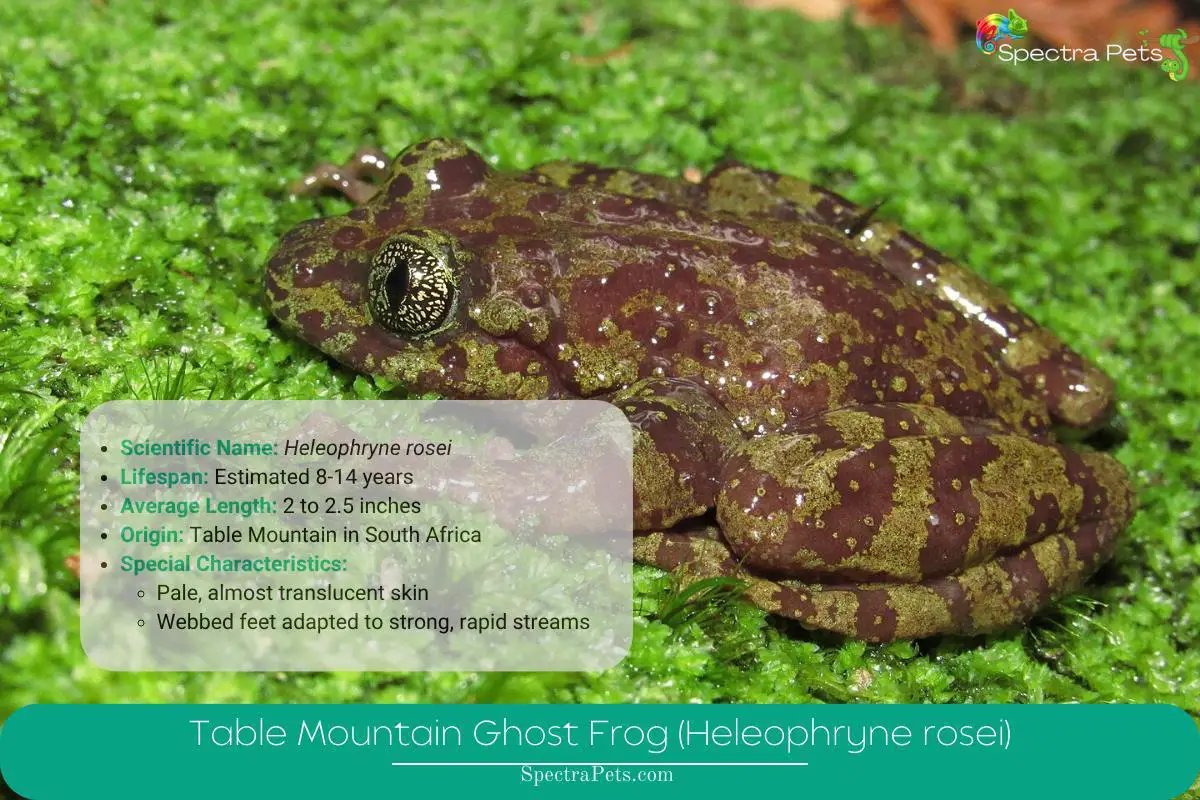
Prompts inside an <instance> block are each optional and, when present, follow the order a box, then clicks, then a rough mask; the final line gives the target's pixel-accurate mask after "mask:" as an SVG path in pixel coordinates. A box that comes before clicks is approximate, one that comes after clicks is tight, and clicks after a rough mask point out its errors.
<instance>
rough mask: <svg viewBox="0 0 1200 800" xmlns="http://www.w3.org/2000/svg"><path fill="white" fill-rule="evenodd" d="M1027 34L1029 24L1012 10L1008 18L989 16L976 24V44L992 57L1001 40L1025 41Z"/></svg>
mask: <svg viewBox="0 0 1200 800" xmlns="http://www.w3.org/2000/svg"><path fill="white" fill-rule="evenodd" d="M1027 33H1029V23H1028V22H1027V21H1026V20H1025V19H1023V18H1022V17H1021V16H1019V15H1018V14H1017V12H1016V11H1014V10H1012V9H1011V8H1010V9H1009V10H1008V16H1007V17H1006V16H1004V15H1003V14H988V15H987V16H986V17H984V18H983V19H981V20H979V21H978V22H976V23H975V44H976V46H978V47H979V49H980V50H982V51H983V52H984V53H986V54H987V55H989V56H990V55H992V54H993V53H995V52H996V43H997V42H999V41H1000V40H1001V39H1009V40H1011V41H1015V40H1017V39H1024V38H1025V34H1027Z"/></svg>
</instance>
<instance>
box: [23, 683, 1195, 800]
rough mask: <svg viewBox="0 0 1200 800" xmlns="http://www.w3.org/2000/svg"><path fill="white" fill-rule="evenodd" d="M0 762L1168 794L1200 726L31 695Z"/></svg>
mask: <svg viewBox="0 0 1200 800" xmlns="http://www.w3.org/2000/svg"><path fill="white" fill-rule="evenodd" d="M0 769H2V771H3V775H4V779H5V781H6V782H7V783H8V785H9V786H10V787H11V788H12V789H13V790H14V791H16V792H18V793H20V794H22V795H24V796H26V797H31V798H36V800H55V798H77V797H110V796H111V797H122V798H126V799H129V798H141V797H147V798H162V797H171V798H191V797H196V798H201V797H203V798H211V797H223V798H240V797H255V798H258V797H288V798H308V797H314V798H330V797H335V798H340V797H366V796H375V797H443V796H449V797H456V796H469V795H467V793H472V794H473V795H475V796H483V795H484V794H485V793H486V796H487V797H489V798H491V797H509V796H524V795H527V794H529V793H531V792H533V793H536V794H537V795H538V796H543V797H557V796H563V797H568V796H584V795H587V796H594V795H597V794H600V793H606V794H607V793H612V792H620V793H621V794H622V796H631V795H641V796H650V795H651V794H652V793H653V794H654V795H655V796H657V797H662V796H663V792H664V791H667V792H670V793H671V794H670V796H680V795H677V794H676V793H678V792H687V793H688V795H683V796H694V797H726V796H729V797H733V796H735V795H733V794H727V793H738V795H743V794H744V793H745V792H746V791H747V790H748V789H749V788H750V787H753V792H754V793H755V794H756V795H758V796H763V795H764V794H765V793H767V792H775V791H778V792H781V793H783V794H780V795H778V796H781V797H789V798H796V797H806V796H807V797H815V796H821V797H887V798H909V797H911V798H929V797H950V796H953V797H970V798H974V799H975V800H986V798H996V800H1011V799H1012V798H1014V797H1020V798H1041V797H1046V798H1051V797H1053V798H1061V797H1087V798H1091V799H1092V800H1098V799H1099V798H1119V799H1120V800H1141V799H1142V798H1144V799H1145V800H1167V798H1173V797H1177V796H1179V795H1181V794H1183V793H1184V792H1185V791H1187V790H1188V787H1189V786H1191V785H1192V784H1193V782H1194V781H1195V780H1196V777H1197V771H1198V770H1200V730H1198V729H1197V725H1196V722H1195V721H1193V720H1192V719H1191V718H1190V717H1189V716H1188V715H1187V714H1185V713H1184V712H1183V711H1182V710H1180V709H1179V708H1175V707H1172V706H1114V705H1105V706H1091V705H1072V706H1046V705H1030V706H1004V705H954V706H681V705H676V706H632V705H622V706H431V705H416V706H350V705H306V706H278V705H270V706H255V705H176V706H145V705H141V706H138V705H95V706H62V705H34V706H28V707H26V708H22V709H20V710H19V711H17V712H16V713H15V714H13V715H12V716H11V717H10V718H9V719H8V720H7V721H6V722H5V724H4V726H3V728H2V729H0ZM818 793H820V794H819V795H818Z"/></svg>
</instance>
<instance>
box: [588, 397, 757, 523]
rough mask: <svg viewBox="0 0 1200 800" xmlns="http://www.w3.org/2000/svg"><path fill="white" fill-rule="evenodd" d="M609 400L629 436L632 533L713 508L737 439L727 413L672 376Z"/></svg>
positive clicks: (733, 424) (709, 399) (738, 438)
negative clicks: (628, 427) (623, 420)
mask: <svg viewBox="0 0 1200 800" xmlns="http://www.w3.org/2000/svg"><path fill="white" fill-rule="evenodd" d="M609 399H610V401H611V402H612V403H613V404H614V405H616V406H617V407H618V408H620V409H621V410H622V411H623V412H624V413H625V415H626V417H627V418H628V419H629V421H630V424H631V425H632V427H633V432H634V439H633V492H634V529H635V530H639V531H644V530H654V529H657V528H664V527H671V526H673V525H675V524H676V523H677V522H679V521H680V520H683V519H688V518H690V517H696V516H699V515H701V514H703V513H705V512H706V511H707V510H708V509H710V508H712V507H713V505H714V504H715V503H716V496H717V490H718V489H719V488H720V483H719V480H720V475H721V471H722V469H723V468H724V462H725V459H726V458H727V456H728V453H729V452H731V451H732V450H733V449H734V448H735V447H736V446H737V445H738V444H740V442H741V441H742V434H741V433H740V431H739V430H738V428H737V425H736V423H735V422H734V420H733V418H732V417H731V416H730V415H729V413H728V412H727V411H725V409H724V408H722V407H721V406H720V405H718V404H717V402H716V401H715V400H713V398H712V397H711V396H710V395H709V394H708V393H707V392H705V391H704V390H703V389H701V388H700V387H699V386H697V385H696V384H695V383H692V382H691V381H686V380H680V379H674V378H647V379H644V380H641V381H638V382H636V383H634V384H632V385H631V386H630V387H629V388H627V389H625V390H623V391H621V392H618V393H617V394H615V395H614V396H613V397H611V398H609Z"/></svg>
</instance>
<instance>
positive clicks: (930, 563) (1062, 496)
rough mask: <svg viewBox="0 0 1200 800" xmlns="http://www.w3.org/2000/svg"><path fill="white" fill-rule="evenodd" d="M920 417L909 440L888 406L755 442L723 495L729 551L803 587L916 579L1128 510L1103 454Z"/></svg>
mask: <svg viewBox="0 0 1200 800" xmlns="http://www.w3.org/2000/svg"><path fill="white" fill-rule="evenodd" d="M922 413H923V414H924V415H925V417H926V418H925V419H921V420H914V421H912V422H909V423H908V424H907V426H906V427H907V430H908V433H906V434H904V435H895V434H896V427H898V426H899V423H900V422H903V421H904V420H903V419H898V418H897V419H891V420H889V418H888V415H889V414H891V415H893V416H894V415H895V414H896V412H895V410H894V408H893V407H889V406H886V405H885V406H876V407H869V408H866V409H859V410H856V409H851V410H846V411H835V412H830V413H829V414H825V415H821V417H820V418H818V419H817V420H816V421H815V422H811V423H809V430H808V432H805V433H797V434H786V435H768V436H762V437H759V438H757V439H753V440H749V441H747V442H746V443H745V445H744V446H743V447H742V448H741V450H740V452H739V453H737V454H736V455H735V456H733V457H732V458H730V459H729V460H728V461H727V462H726V465H725V470H724V472H723V474H722V477H721V483H722V488H721V490H720V492H719V494H718V498H717V520H718V522H719V523H720V525H721V530H722V533H723V535H724V538H725V540H726V541H727V542H728V543H729V546H730V547H731V549H732V550H733V552H734V554H735V555H737V556H738V557H739V560H741V561H743V562H744V563H745V564H746V565H747V567H748V568H749V569H751V570H753V571H756V572H766V573H770V574H774V575H779V576H786V577H793V578H798V579H805V580H823V581H842V580H852V581H856V582H857V581H872V580H883V581H889V582H892V581H894V582H903V583H918V582H921V581H923V580H927V579H930V578H936V577H941V576H945V575H951V574H955V573H958V572H960V571H962V570H963V569H966V568H969V567H973V566H976V565H979V564H983V563H985V562H987V561H989V560H992V559H994V558H995V557H996V556H997V554H1000V553H1006V552H1011V551H1014V550H1015V549H1017V548H1021V547H1025V546H1027V545H1029V544H1031V543H1032V542H1035V541H1037V540H1039V539H1043V538H1045V537H1047V536H1051V535H1054V534H1063V533H1065V534H1070V533H1071V532H1072V531H1074V530H1077V529H1079V528H1081V527H1083V526H1086V525H1087V524H1089V523H1091V522H1093V521H1095V520H1099V519H1111V520H1112V521H1113V522H1114V524H1116V525H1117V526H1118V527H1119V526H1121V525H1123V524H1124V522H1125V521H1126V520H1127V519H1128V517H1129V515H1130V513H1131V511H1130V494H1129V487H1128V483H1127V481H1126V478H1125V474H1124V470H1123V469H1122V468H1121V466H1120V465H1119V464H1117V463H1116V462H1115V461H1113V460H1112V459H1111V458H1109V457H1108V456H1105V455H1102V454H1096V453H1089V454H1080V453H1077V452H1075V451H1073V450H1071V449H1069V448H1066V447H1063V446H1061V445H1058V444H1055V443H1052V442H1049V441H1046V440H1035V439H1033V438H1029V437H1026V436H1023V435H1020V434H1017V433H1011V432H986V431H987V429H986V428H979V427H978V426H977V425H976V424H975V423H971V422H969V421H962V422H961V423H960V424H959V426H958V430H959V431H962V432H955V427H956V426H955V425H954V424H953V423H952V422H947V419H949V420H953V417H949V415H945V414H944V412H941V413H936V414H935V413H934V412H931V411H928V410H927V411H925V412H922ZM889 425H891V428H890V430H889V427H888V426H889Z"/></svg>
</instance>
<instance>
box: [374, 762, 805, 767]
mask: <svg viewBox="0 0 1200 800" xmlns="http://www.w3.org/2000/svg"><path fill="white" fill-rule="evenodd" d="M392 766H393V767H807V766H808V762H807V761H393V762H392Z"/></svg>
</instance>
